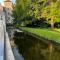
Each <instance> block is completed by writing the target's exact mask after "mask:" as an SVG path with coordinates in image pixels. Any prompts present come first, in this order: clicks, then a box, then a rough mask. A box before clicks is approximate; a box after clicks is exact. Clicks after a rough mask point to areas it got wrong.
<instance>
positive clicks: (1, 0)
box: [0, 0, 15, 5]
mask: <svg viewBox="0 0 60 60" xmlns="http://www.w3.org/2000/svg"><path fill="white" fill-rule="evenodd" d="M3 1H4V0H0V2H1V3H2V5H3ZM12 1H13V3H15V0H12Z"/></svg>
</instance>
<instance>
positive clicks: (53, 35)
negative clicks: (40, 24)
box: [21, 27, 60, 43]
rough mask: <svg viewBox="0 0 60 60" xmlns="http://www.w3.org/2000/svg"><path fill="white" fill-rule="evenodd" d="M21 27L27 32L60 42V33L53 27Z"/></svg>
mask: <svg viewBox="0 0 60 60" xmlns="http://www.w3.org/2000/svg"><path fill="white" fill-rule="evenodd" d="M21 29H23V30H25V31H27V32H30V33H33V34H36V35H38V36H40V37H44V38H46V39H48V40H53V41H56V42H58V43H60V33H58V32H55V31H53V30H51V29H41V28H27V27H21ZM59 31H60V30H59Z"/></svg>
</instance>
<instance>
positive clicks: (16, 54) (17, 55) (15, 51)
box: [13, 47, 24, 60]
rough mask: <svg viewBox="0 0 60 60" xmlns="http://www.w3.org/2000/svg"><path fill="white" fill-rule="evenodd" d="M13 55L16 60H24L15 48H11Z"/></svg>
mask: <svg viewBox="0 0 60 60" xmlns="http://www.w3.org/2000/svg"><path fill="white" fill-rule="evenodd" d="M13 53H14V56H15V59H16V60H24V58H23V57H22V55H21V54H19V52H18V49H17V47H14V48H13Z"/></svg>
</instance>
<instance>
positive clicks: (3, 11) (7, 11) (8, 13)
mask: <svg viewBox="0 0 60 60" xmlns="http://www.w3.org/2000/svg"><path fill="white" fill-rule="evenodd" d="M12 10H13V3H12V1H11V0H5V1H4V6H2V5H1V3H0V20H3V19H4V18H5V21H6V24H13V18H12ZM3 16H4V17H3Z"/></svg>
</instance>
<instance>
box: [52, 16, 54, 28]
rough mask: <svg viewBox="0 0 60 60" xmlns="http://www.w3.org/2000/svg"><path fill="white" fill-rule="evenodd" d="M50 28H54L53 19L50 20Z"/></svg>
mask: <svg viewBox="0 0 60 60" xmlns="http://www.w3.org/2000/svg"><path fill="white" fill-rule="evenodd" d="M51 28H54V17H53V16H52V18H51Z"/></svg>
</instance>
